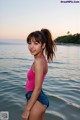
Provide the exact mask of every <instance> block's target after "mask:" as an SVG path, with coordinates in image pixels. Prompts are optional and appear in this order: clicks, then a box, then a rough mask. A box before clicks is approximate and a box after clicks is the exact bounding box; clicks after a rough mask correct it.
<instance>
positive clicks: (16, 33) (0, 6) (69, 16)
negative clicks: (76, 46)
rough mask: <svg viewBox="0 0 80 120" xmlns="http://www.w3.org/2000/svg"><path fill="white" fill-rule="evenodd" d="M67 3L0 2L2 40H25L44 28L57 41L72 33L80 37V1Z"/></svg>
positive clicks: (41, 0)
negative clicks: (32, 33) (60, 37)
mask: <svg viewBox="0 0 80 120" xmlns="http://www.w3.org/2000/svg"><path fill="white" fill-rule="evenodd" d="M64 1H67V0H63V3H61V0H0V39H14V40H16V39H19V40H20V39H23V40H25V39H26V37H27V35H28V34H29V33H30V32H33V31H35V30H41V29H42V28H47V29H49V30H50V31H51V33H52V35H53V38H54V39H55V38H57V37H58V36H62V35H66V34H67V32H68V31H70V33H71V34H76V33H80V0H75V1H79V3H64ZM68 1H69V0H68ZM73 1H74V0H73Z"/></svg>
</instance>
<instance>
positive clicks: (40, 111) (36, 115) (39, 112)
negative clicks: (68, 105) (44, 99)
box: [29, 101, 46, 120]
mask: <svg viewBox="0 0 80 120" xmlns="http://www.w3.org/2000/svg"><path fill="white" fill-rule="evenodd" d="M45 111H46V106H45V105H43V104H42V103H40V102H39V101H36V103H35V104H34V106H33V107H32V109H31V112H30V116H29V120H42V119H43V115H44V113H45Z"/></svg>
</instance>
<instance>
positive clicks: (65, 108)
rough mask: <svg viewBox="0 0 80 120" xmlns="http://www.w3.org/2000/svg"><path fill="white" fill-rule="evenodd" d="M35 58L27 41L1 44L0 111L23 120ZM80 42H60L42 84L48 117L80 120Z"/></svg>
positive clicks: (12, 119)
mask: <svg viewBox="0 0 80 120" xmlns="http://www.w3.org/2000/svg"><path fill="white" fill-rule="evenodd" d="M32 62H33V57H32V56H31V55H30V53H29V51H28V49H27V46H26V44H22V45H20V44H19V45H17V44H14V45H8V44H7V45H6V44H3V45H0V112H1V111H8V112H9V117H10V120H21V114H22V110H23V107H24V104H25V101H26V98H25V83H26V74H27V71H28V69H29V68H30V66H31V64H32ZM79 71H80V46H73V45H71V46H68V45H57V52H56V58H55V59H54V61H53V63H50V64H49V71H48V74H47V76H46V78H45V81H44V84H43V90H44V92H45V93H46V94H47V95H48V98H49V101H50V106H49V108H48V109H47V111H46V115H45V120H80V74H79Z"/></svg>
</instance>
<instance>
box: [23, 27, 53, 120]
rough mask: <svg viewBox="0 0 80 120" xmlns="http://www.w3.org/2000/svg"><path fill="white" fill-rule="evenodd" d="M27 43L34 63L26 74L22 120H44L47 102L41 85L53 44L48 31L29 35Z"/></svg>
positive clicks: (43, 30) (51, 56)
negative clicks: (25, 99)
mask: <svg viewBox="0 0 80 120" xmlns="http://www.w3.org/2000/svg"><path fill="white" fill-rule="evenodd" d="M27 43H28V49H29V51H30V52H31V54H32V55H33V56H34V61H33V64H32V66H31V68H30V70H29V71H28V73H27V77H28V80H27V82H26V98H27V101H26V104H25V107H24V112H23V114H22V119H23V120H44V114H45V111H46V109H47V107H48V106H49V100H48V98H47V96H46V95H45V94H44V92H43V90H42V84H43V81H44V78H45V76H46V74H47V72H48V62H50V61H52V60H53V56H54V55H55V43H54V41H53V40H52V36H51V33H50V31H49V30H48V29H42V30H41V31H34V32H32V33H30V34H29V35H28V37H27ZM44 52H45V55H44ZM46 57H47V58H46Z"/></svg>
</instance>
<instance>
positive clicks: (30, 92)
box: [25, 90, 49, 107]
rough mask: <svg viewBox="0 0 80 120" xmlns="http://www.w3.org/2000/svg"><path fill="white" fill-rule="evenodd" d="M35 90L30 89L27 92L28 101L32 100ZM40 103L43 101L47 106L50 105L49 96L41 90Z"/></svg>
mask: <svg viewBox="0 0 80 120" xmlns="http://www.w3.org/2000/svg"><path fill="white" fill-rule="evenodd" d="M32 92H33V91H29V92H27V93H26V94H25V96H26V99H27V101H28V100H30V98H31V95H32ZM37 100H38V101H39V102H40V103H42V104H43V105H45V106H46V107H49V100H48V97H47V96H46V95H45V94H44V92H43V91H42V90H41V92H40V94H39V96H38V99H37Z"/></svg>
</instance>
